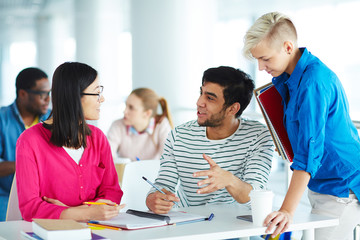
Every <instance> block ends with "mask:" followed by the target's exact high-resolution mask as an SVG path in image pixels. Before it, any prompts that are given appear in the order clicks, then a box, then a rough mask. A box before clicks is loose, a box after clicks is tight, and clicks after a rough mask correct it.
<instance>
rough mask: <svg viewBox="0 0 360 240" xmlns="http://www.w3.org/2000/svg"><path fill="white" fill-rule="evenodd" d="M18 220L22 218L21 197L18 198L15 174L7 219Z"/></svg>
mask: <svg viewBox="0 0 360 240" xmlns="http://www.w3.org/2000/svg"><path fill="white" fill-rule="evenodd" d="M16 220H22V216H21V212H20V209H19V199H18V193H17V187H16V176H15V174H14V179H13V182H12V186H11V190H10V196H9V203H8V208H7V212H6V221H16Z"/></svg>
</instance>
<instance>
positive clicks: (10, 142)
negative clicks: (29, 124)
mask: <svg viewBox="0 0 360 240" xmlns="http://www.w3.org/2000/svg"><path fill="white" fill-rule="evenodd" d="M49 115H50V110H48V112H47V113H46V114H45V115H41V116H40V118H39V119H40V120H41V121H44V120H46V119H47V118H48V117H49ZM24 130H25V125H24V122H23V121H22V118H21V116H20V113H19V110H18V108H17V106H16V102H13V103H12V104H11V105H9V106H6V107H2V108H0V162H4V161H15V148H16V141H17V139H18V138H19V136H20V134H21V133H22V132H23V131H24ZM13 177H14V175H13V174H11V175H9V176H6V177H0V196H1V197H8V196H9V193H10V189H11V184H12V180H13ZM0 204H6V205H7V201H5V202H4V201H1V203H0Z"/></svg>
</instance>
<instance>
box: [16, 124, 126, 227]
mask: <svg viewBox="0 0 360 240" xmlns="http://www.w3.org/2000/svg"><path fill="white" fill-rule="evenodd" d="M89 128H90V129H91V132H92V133H91V135H90V136H88V137H87V139H86V140H87V147H86V148H85V150H84V153H83V155H82V157H81V160H80V162H79V164H76V162H75V161H74V160H73V159H72V158H71V157H70V156H69V155H68V154H67V153H66V151H65V150H64V149H63V148H62V147H57V146H55V145H53V144H52V143H50V136H51V132H50V131H49V130H48V129H46V128H45V127H44V126H43V125H42V124H41V123H39V124H37V125H35V126H33V127H31V128H29V129H28V130H25V131H24V132H23V133H22V134H21V136H20V137H19V139H18V141H17V145H16V181H17V190H18V196H19V207H20V211H21V214H22V217H23V218H24V219H25V220H26V221H31V220H32V218H53V219H58V218H59V217H60V214H61V212H62V211H63V210H64V209H66V208H67V207H62V206H57V205H54V204H50V203H48V202H46V201H44V200H43V199H42V197H43V196H46V197H49V198H53V199H57V200H59V201H61V202H62V203H64V204H66V205H67V206H79V205H81V204H82V203H83V202H84V201H96V200H98V199H100V198H102V199H109V200H111V201H113V202H116V203H118V204H119V203H120V200H121V197H122V195H123V192H122V191H121V189H120V186H119V182H118V177H117V173H116V170H115V166H114V162H113V159H112V155H111V150H110V146H109V143H108V141H107V139H106V136H105V135H104V134H103V132H102V131H101V130H100V129H98V128H97V127H94V126H92V125H89Z"/></svg>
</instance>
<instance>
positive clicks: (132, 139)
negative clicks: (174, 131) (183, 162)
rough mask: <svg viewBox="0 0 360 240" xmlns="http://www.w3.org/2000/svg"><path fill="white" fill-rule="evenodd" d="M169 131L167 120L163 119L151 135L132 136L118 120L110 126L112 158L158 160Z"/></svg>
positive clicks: (109, 135)
mask: <svg viewBox="0 0 360 240" xmlns="http://www.w3.org/2000/svg"><path fill="white" fill-rule="evenodd" d="M170 131H171V126H170V123H169V120H168V119H167V118H164V119H163V120H162V121H161V122H160V123H158V124H156V125H155V128H154V130H153V133H152V134H149V133H148V132H144V133H142V134H132V133H131V132H129V131H128V128H127V126H126V125H125V123H124V119H118V120H116V121H114V122H113V123H112V124H111V127H110V129H109V131H108V134H107V136H108V139H109V142H110V146H111V149H112V153H113V156H114V157H122V158H130V159H131V160H132V161H136V157H138V158H140V159H141V160H150V159H160V156H161V154H162V153H163V151H164V143H165V140H166V138H167V136H168V134H169V133H170Z"/></svg>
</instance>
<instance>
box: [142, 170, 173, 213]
mask: <svg viewBox="0 0 360 240" xmlns="http://www.w3.org/2000/svg"><path fill="white" fill-rule="evenodd" d="M143 179H144V180H145V181H146V182H147V183H149V184H150V185H151V186H153V187H154V188H155V189H156V190H157V192H154V193H151V194H149V195H148V196H147V198H146V205H147V207H148V208H149V209H150V210H151V211H153V212H154V213H157V214H166V213H168V212H169V211H170V210H171V209H172V207H173V206H174V204H176V205H177V206H179V205H178V202H179V201H180V199H179V198H178V197H176V196H175V194H174V193H172V192H170V191H167V190H166V189H160V188H159V187H157V186H156V185H155V184H153V183H152V182H150V181H149V180H148V179H146V178H145V177H143Z"/></svg>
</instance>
